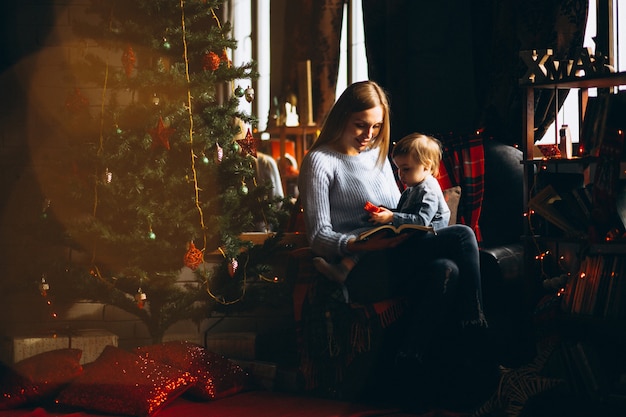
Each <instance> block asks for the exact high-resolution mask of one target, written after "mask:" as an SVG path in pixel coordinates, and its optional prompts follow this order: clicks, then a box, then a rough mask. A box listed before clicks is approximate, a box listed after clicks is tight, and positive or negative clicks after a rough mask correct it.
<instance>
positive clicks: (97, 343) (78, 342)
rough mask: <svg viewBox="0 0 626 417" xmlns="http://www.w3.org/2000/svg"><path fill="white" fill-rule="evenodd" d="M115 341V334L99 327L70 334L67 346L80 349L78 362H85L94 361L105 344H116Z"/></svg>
mask: <svg viewBox="0 0 626 417" xmlns="http://www.w3.org/2000/svg"><path fill="white" fill-rule="evenodd" d="M117 343H118V337H117V335H116V334H113V333H111V332H108V331H106V330H101V329H85V330H77V331H75V332H74V333H73V334H71V335H70V340H69V346H68V347H71V348H74V349H80V350H82V351H83V354H82V356H81V358H80V363H81V364H85V363H90V362H93V361H95V360H96V359H97V358H98V356H100V354H101V353H102V351H103V350H104V348H105V347H106V346H107V345H112V346H117Z"/></svg>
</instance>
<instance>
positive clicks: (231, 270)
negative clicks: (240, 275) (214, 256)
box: [228, 258, 239, 278]
mask: <svg viewBox="0 0 626 417" xmlns="http://www.w3.org/2000/svg"><path fill="white" fill-rule="evenodd" d="M237 268H239V261H237V259H236V258H233V259H231V260H230V262H229V263H228V275H230V277H231V278H233V277H234V276H235V272H237Z"/></svg>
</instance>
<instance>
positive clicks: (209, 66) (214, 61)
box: [202, 51, 221, 71]
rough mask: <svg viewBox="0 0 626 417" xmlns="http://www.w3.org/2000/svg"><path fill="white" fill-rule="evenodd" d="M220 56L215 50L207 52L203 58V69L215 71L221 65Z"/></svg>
mask: <svg viewBox="0 0 626 417" xmlns="http://www.w3.org/2000/svg"><path fill="white" fill-rule="evenodd" d="M220 62H221V60H220V57H219V55H218V54H216V53H215V52H213V51H211V52H207V53H206V54H204V57H203V58H202V69H203V70H205V71H207V70H211V71H215V70H217V69H218V68H219V67H220Z"/></svg>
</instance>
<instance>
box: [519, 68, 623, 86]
mask: <svg viewBox="0 0 626 417" xmlns="http://www.w3.org/2000/svg"><path fill="white" fill-rule="evenodd" d="M520 85H521V86H523V87H528V88H547V89H552V88H556V89H559V90H568V89H570V88H610V87H616V86H619V85H626V72H614V73H608V74H604V75H600V76H596V77H572V78H567V79H565V80H559V81H550V82H540V83H526V82H523V83H520Z"/></svg>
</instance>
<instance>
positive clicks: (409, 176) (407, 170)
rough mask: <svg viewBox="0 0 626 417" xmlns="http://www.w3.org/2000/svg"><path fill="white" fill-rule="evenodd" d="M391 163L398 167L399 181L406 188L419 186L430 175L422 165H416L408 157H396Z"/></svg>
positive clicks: (428, 170)
mask: <svg viewBox="0 0 626 417" xmlns="http://www.w3.org/2000/svg"><path fill="white" fill-rule="evenodd" d="M393 162H394V163H395V164H396V166H397V167H398V176H399V177H400V181H402V183H403V184H405V185H406V186H407V187H413V186H414V185H416V184H419V183H420V182H422V181H424V179H425V178H426V176H428V174H430V169H428V168H426V167H425V166H424V164H420V163H416V162H415V161H413V159H412V158H411V157H410V156H408V155H402V156H396V157H395V158H394V159H393Z"/></svg>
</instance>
